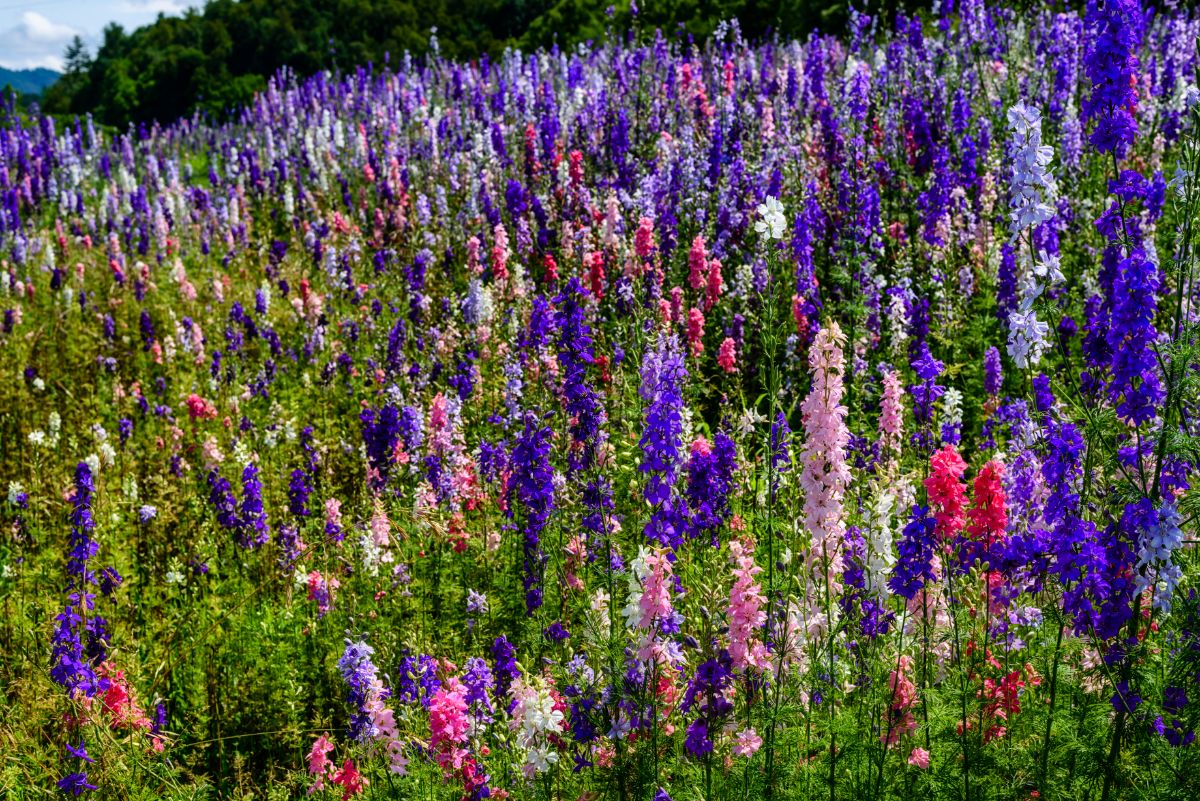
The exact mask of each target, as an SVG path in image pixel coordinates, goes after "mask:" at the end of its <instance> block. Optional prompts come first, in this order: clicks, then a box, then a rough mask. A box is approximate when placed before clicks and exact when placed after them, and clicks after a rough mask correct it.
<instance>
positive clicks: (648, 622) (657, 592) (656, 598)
mask: <svg viewBox="0 0 1200 801" xmlns="http://www.w3.org/2000/svg"><path fill="white" fill-rule="evenodd" d="M646 567H647V569H648V571H649V574H648V575H647V576H646V579H645V581H644V582H643V583H642V597H641V599H640V600H639V601H638V608H639V609H640V610H641V612H642V617H641V619H640V620H639V621H638V628H642V629H653V628H654V627H655V625H656V624H658V623H660V622H662V621H663V620H666V619H667V618H668V617H670V616H671V615H672V614H673V610H672V609H671V581H670V579H671V563H670V562H669V561H668V560H667V555H666V553H664V552H663V551H661V550H655V551H652V552H651V553H649V554H647V556H646Z"/></svg>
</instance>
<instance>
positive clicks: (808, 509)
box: [800, 320, 850, 587]
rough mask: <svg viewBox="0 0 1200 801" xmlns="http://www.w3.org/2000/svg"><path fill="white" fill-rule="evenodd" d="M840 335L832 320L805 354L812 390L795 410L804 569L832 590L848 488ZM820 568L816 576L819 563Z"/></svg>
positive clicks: (839, 569) (839, 559) (838, 572)
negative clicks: (800, 444) (806, 535)
mask: <svg viewBox="0 0 1200 801" xmlns="http://www.w3.org/2000/svg"><path fill="white" fill-rule="evenodd" d="M845 343H846V337H845V335H844V334H843V333H842V329H841V328H840V327H839V326H838V324H837V322H836V321H833V320H831V321H830V322H829V324H828V325H826V326H825V327H823V328H822V329H821V330H820V331H819V332H817V335H816V337H814V338H813V343H812V347H811V349H810V350H809V357H808V365H809V369H810V370H811V371H812V376H813V380H812V389H811V390H810V391H809V393H808V397H806V398H805V399H804V403H803V404H802V405H801V407H800V410H801V412H802V413H803V415H804V432H805V438H804V451H803V453H802V454H801V457H800V466H801V471H800V486H801V487H802V488H803V490H804V523H805V527H806V528H807V529H808V530H809V531H810V532H812V547H811V550H810V551H809V554H808V561H809V568H810V570H811V571H812V575H813V578H814V579H817V580H818V581H819V582H820V583H821V584H826V582H828V586H830V587H837V586H839V585H840V584H841V581H840V579H838V578H836V577H838V576H840V575H841V572H842V556H841V541H842V535H843V533H844V531H845V526H844V511H843V509H842V499H843V497H844V496H845V493H846V487H847V486H849V484H850V468H849V467H848V466H847V464H846V446H847V444H848V443H849V441H850V431H849V429H847V428H846V411H847V410H846V407H845V406H843V405H842V396H843V394H844V393H845V386H844V384H843V378H844V375H845V369H846V361H845V356H844V355H843V353H842V346H843V345H845ZM822 564H824V568H823V569H821V570H820V572H819V573H818V568H819V566H820V565H822Z"/></svg>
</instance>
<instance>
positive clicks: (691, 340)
mask: <svg viewBox="0 0 1200 801" xmlns="http://www.w3.org/2000/svg"><path fill="white" fill-rule="evenodd" d="M703 339H704V314H703V313H702V312H701V311H700V310H699V309H697V308H696V307H695V306H693V307H692V308H690V309H688V323H687V340H688V345H689V346H690V347H691V349H692V355H693V356H699V355H700V354H701V353H703V352H704V342H703V341H702V340H703Z"/></svg>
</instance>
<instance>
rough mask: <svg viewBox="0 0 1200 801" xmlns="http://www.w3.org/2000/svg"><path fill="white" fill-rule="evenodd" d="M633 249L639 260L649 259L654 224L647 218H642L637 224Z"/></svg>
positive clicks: (651, 251)
mask: <svg viewBox="0 0 1200 801" xmlns="http://www.w3.org/2000/svg"><path fill="white" fill-rule="evenodd" d="M633 249H634V251H635V252H636V253H637V254H638V258H641V259H648V258H650V254H652V253H653V252H654V222H653V221H652V220H651V219H650V218H649V217H643V218H642V219H641V220H640V221H639V222H638V228H637V231H636V232H635V233H634V235H633Z"/></svg>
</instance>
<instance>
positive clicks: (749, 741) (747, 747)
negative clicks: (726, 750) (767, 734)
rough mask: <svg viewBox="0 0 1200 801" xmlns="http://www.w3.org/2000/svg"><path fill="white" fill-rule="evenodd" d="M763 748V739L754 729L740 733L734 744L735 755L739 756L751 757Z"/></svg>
mask: <svg viewBox="0 0 1200 801" xmlns="http://www.w3.org/2000/svg"><path fill="white" fill-rule="evenodd" d="M761 747H762V738H761V737H759V736H758V732H756V731H754V729H743V730H742V731H740V732H738V735H737V739H736V740H735V741H734V744H733V753H735V754H737V755H738V756H747V757H748V756H750V755H752V754H753V753H754V752H755V751H757V750H758V749H759V748H761Z"/></svg>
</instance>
